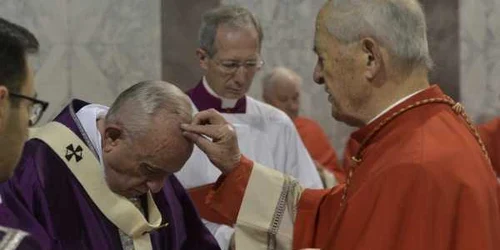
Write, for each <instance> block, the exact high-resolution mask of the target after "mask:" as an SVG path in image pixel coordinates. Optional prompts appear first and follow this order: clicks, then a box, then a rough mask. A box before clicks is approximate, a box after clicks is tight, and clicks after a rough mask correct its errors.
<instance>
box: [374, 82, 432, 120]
mask: <svg viewBox="0 0 500 250" xmlns="http://www.w3.org/2000/svg"><path fill="white" fill-rule="evenodd" d="M426 89H427V88H425V89H421V90H417V91H415V92H413V93H412V94H409V95H407V96H405V97H403V98H401V99H399V101H397V102H395V103H393V104H392V105H390V106H389V107H387V108H386V109H384V110H383V111H382V112H381V113H380V114H378V115H377V116H375V117H374V118H372V119H371V120H370V121H369V122H368V123H367V125H368V124H370V123H372V122H373V121H375V120H377V119H378V118H379V117H381V116H383V115H384V114H385V113H387V112H389V110H391V109H392V108H394V107H396V106H397V105H399V104H401V103H403V102H404V101H406V100H408V99H410V98H411V97H413V96H415V95H416V94H418V93H420V92H422V91H424V90H426Z"/></svg>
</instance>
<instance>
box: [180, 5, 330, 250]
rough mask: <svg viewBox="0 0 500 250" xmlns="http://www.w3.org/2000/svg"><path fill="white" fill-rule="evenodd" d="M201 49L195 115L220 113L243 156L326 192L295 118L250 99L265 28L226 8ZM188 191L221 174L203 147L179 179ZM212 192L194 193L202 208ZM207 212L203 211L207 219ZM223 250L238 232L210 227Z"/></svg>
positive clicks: (212, 14) (213, 18)
mask: <svg viewBox="0 0 500 250" xmlns="http://www.w3.org/2000/svg"><path fill="white" fill-rule="evenodd" d="M199 34H200V38H199V39H200V47H199V49H198V50H197V51H196V53H197V55H198V57H199V61H200V66H201V68H202V69H203V70H204V73H205V76H204V77H203V78H202V79H201V81H200V82H199V83H198V85H197V86H196V87H195V88H193V89H191V90H189V91H188V95H189V97H190V98H191V101H192V103H193V109H194V110H195V112H198V111H204V110H207V109H216V110H218V111H219V112H221V113H222V114H223V116H224V117H225V118H226V119H227V120H228V121H229V122H231V123H232V124H233V125H234V128H235V130H236V133H238V137H239V138H240V141H239V142H240V146H241V150H242V152H244V153H245V154H246V155H249V156H250V157H252V158H254V159H257V160H258V161H259V162H263V163H264V164H265V165H266V166H267V167H269V168H272V169H275V170H278V171H280V172H282V173H285V174H289V175H292V176H294V177H295V178H297V180H298V181H299V182H300V183H301V184H302V185H304V186H305V187H309V188H321V187H322V182H321V179H320V177H319V174H318V172H317V171H316V167H315V165H314V163H313V161H312V159H311V157H310V156H309V154H308V152H307V150H306V148H305V147H304V145H303V143H302V141H301V140H300V137H299V135H298V133H297V130H296V129H295V126H294V125H293V123H292V121H291V120H290V118H288V117H287V115H286V114H285V113H283V112H282V111H280V110H279V109H276V108H274V107H272V106H270V105H267V104H265V103H263V102H260V101H257V100H255V99H254V98H251V97H250V96H248V95H246V93H247V92H248V90H249V88H250V86H251V84H252V81H253V79H254V76H255V74H256V73H257V72H258V71H259V69H260V68H261V67H262V65H263V61H262V57H261V55H260V51H261V48H262V39H263V34H262V28H261V26H260V24H259V22H258V20H257V19H256V18H255V17H254V15H253V14H252V13H250V12H249V11H248V10H247V9H245V8H242V7H237V6H221V7H219V8H216V9H212V10H210V11H208V12H207V13H206V14H204V16H203V20H202V24H201V28H200V32H199ZM176 175H177V177H178V178H179V180H180V181H181V183H182V184H183V185H184V187H186V188H196V187H199V186H202V185H205V184H208V183H212V182H214V181H215V180H216V179H217V177H219V175H220V171H218V170H217V169H216V168H214V167H213V165H212V164H211V163H210V161H209V159H208V158H207V157H206V155H205V154H203V153H202V152H201V151H200V150H199V149H198V148H195V150H194V152H193V155H192V156H191V158H190V159H189V160H188V162H187V163H186V166H185V167H184V168H183V169H182V170H181V171H180V172H179V173H177V174H176ZM207 191H208V190H207V189H203V188H202V189H194V190H191V197H192V198H193V199H194V202H195V203H196V204H199V203H202V202H203V197H204V196H205V195H206V192H207ZM206 212H207V211H206V210H203V209H202V210H200V214H201V216H202V217H204V216H206ZM207 225H208V227H209V229H211V231H212V233H213V234H214V235H215V237H216V238H217V240H218V242H219V243H220V245H221V247H222V248H223V249H226V248H227V247H228V246H229V242H230V240H231V237H232V235H233V232H234V230H233V229H232V228H230V227H227V226H220V225H214V224H212V223H208V224H207Z"/></svg>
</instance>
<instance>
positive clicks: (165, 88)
mask: <svg viewBox="0 0 500 250" xmlns="http://www.w3.org/2000/svg"><path fill="white" fill-rule="evenodd" d="M191 112H192V111H191V104H190V103H189V99H188V97H187V96H186V95H185V94H184V93H182V91H181V90H179V89H178V88H177V87H175V86H174V85H172V84H170V83H166V82H161V81H145V82H140V83H138V84H135V85H133V86H132V87H130V88H128V89H127V90H125V91H124V92H122V93H121V94H120V95H119V96H118V98H117V99H116V100H115V102H114V103H113V105H112V106H111V107H110V108H108V107H106V106H102V105H98V104H89V103H87V102H84V101H80V100H73V101H72V102H71V103H70V104H69V105H68V106H67V107H66V108H64V109H63V110H62V111H61V113H60V114H59V115H58V116H57V117H56V118H55V120H54V121H53V122H51V123H49V124H47V125H45V126H43V127H41V128H38V129H37V130H36V131H35V132H34V133H33V135H32V138H31V140H29V141H28V142H27V143H26V145H25V148H24V153H23V156H22V158H21V162H20V166H19V167H18V169H17V170H16V172H15V174H14V177H13V178H12V179H10V180H9V181H8V182H7V183H5V184H3V185H2V186H0V193H1V194H2V195H3V196H4V197H5V203H6V205H7V206H8V207H9V208H10V209H11V210H13V211H15V212H16V213H17V214H18V217H20V218H22V221H21V225H22V226H23V228H24V229H25V230H27V231H29V230H30V229H32V228H33V227H34V226H41V227H43V228H44V229H45V230H46V231H47V234H49V236H50V238H51V241H50V242H48V243H47V244H49V245H50V246H51V248H50V249H61V250H62V249H64V250H66V249H75V250H76V249H99V250H106V249H109V250H115V249H125V250H128V249H136V250H143V249H144V250H147V249H149V250H151V249H176V250H188V249H210V250H211V249H219V247H218V245H217V243H216V241H215V239H214V238H213V237H212V235H211V234H210V232H209V231H208V230H207V229H206V228H205V226H204V225H203V223H202V222H201V220H200V218H199V217H198V213H197V212H196V210H195V208H194V206H193V205H192V203H191V201H190V199H189V196H188V194H187V193H186V192H185V190H184V188H183V187H182V185H181V184H180V183H179V182H178V181H177V179H176V178H175V176H174V175H173V173H174V172H176V171H178V170H179V169H180V168H181V167H182V166H183V165H184V163H185V162H186V161H187V159H188V158H189V156H190V155H191V152H192V150H193V144H192V143H191V142H190V141H188V140H186V138H184V137H183V136H182V134H181V129H180V124H181V123H189V122H190V121H191ZM35 236H36V235H35Z"/></svg>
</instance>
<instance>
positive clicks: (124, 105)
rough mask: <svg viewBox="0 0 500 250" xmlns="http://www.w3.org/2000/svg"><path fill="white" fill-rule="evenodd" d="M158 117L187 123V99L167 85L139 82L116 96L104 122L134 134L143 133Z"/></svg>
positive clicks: (163, 83) (188, 104)
mask: <svg viewBox="0 0 500 250" xmlns="http://www.w3.org/2000/svg"><path fill="white" fill-rule="evenodd" d="M157 116H162V117H171V118H173V119H177V120H179V121H182V122H190V121H191V117H192V108H191V103H190V101H189V97H188V96H186V95H185V94H184V93H183V92H182V90H180V89H179V88H177V87H176V86H175V85H173V84H171V83H168V82H163V81H144V82H140V83H137V84H135V85H133V86H131V87H130V88H128V89H126V90H125V91H123V92H122V93H121V94H120V95H119V96H118V98H117V99H116V100H115V102H114V103H113V105H112V106H111V108H110V110H109V112H108V114H107V116H106V121H107V122H111V123H118V124H120V125H123V126H124V127H125V129H127V130H129V131H130V132H131V133H133V134H135V135H137V134H143V132H144V131H145V130H147V129H148V128H147V125H148V124H149V123H150V122H151V121H152V120H153V118H154V117H157Z"/></svg>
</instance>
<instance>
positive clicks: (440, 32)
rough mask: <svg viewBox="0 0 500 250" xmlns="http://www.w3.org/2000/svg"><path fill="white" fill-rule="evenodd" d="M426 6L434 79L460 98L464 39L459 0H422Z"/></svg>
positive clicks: (432, 78)
mask: <svg viewBox="0 0 500 250" xmlns="http://www.w3.org/2000/svg"><path fill="white" fill-rule="evenodd" d="M420 2H421V3H422V5H423V6H424V10H425V13H426V19H427V27H428V39H429V47H430V53H431V56H432V58H433V59H434V63H435V68H434V70H433V72H432V73H431V75H430V80H431V83H438V84H439V86H441V88H442V89H443V91H444V92H445V93H447V94H448V95H450V96H451V97H453V98H454V99H455V100H459V99H460V82H459V81H460V41H459V14H458V8H459V4H458V0H439V1H436V0H420Z"/></svg>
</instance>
